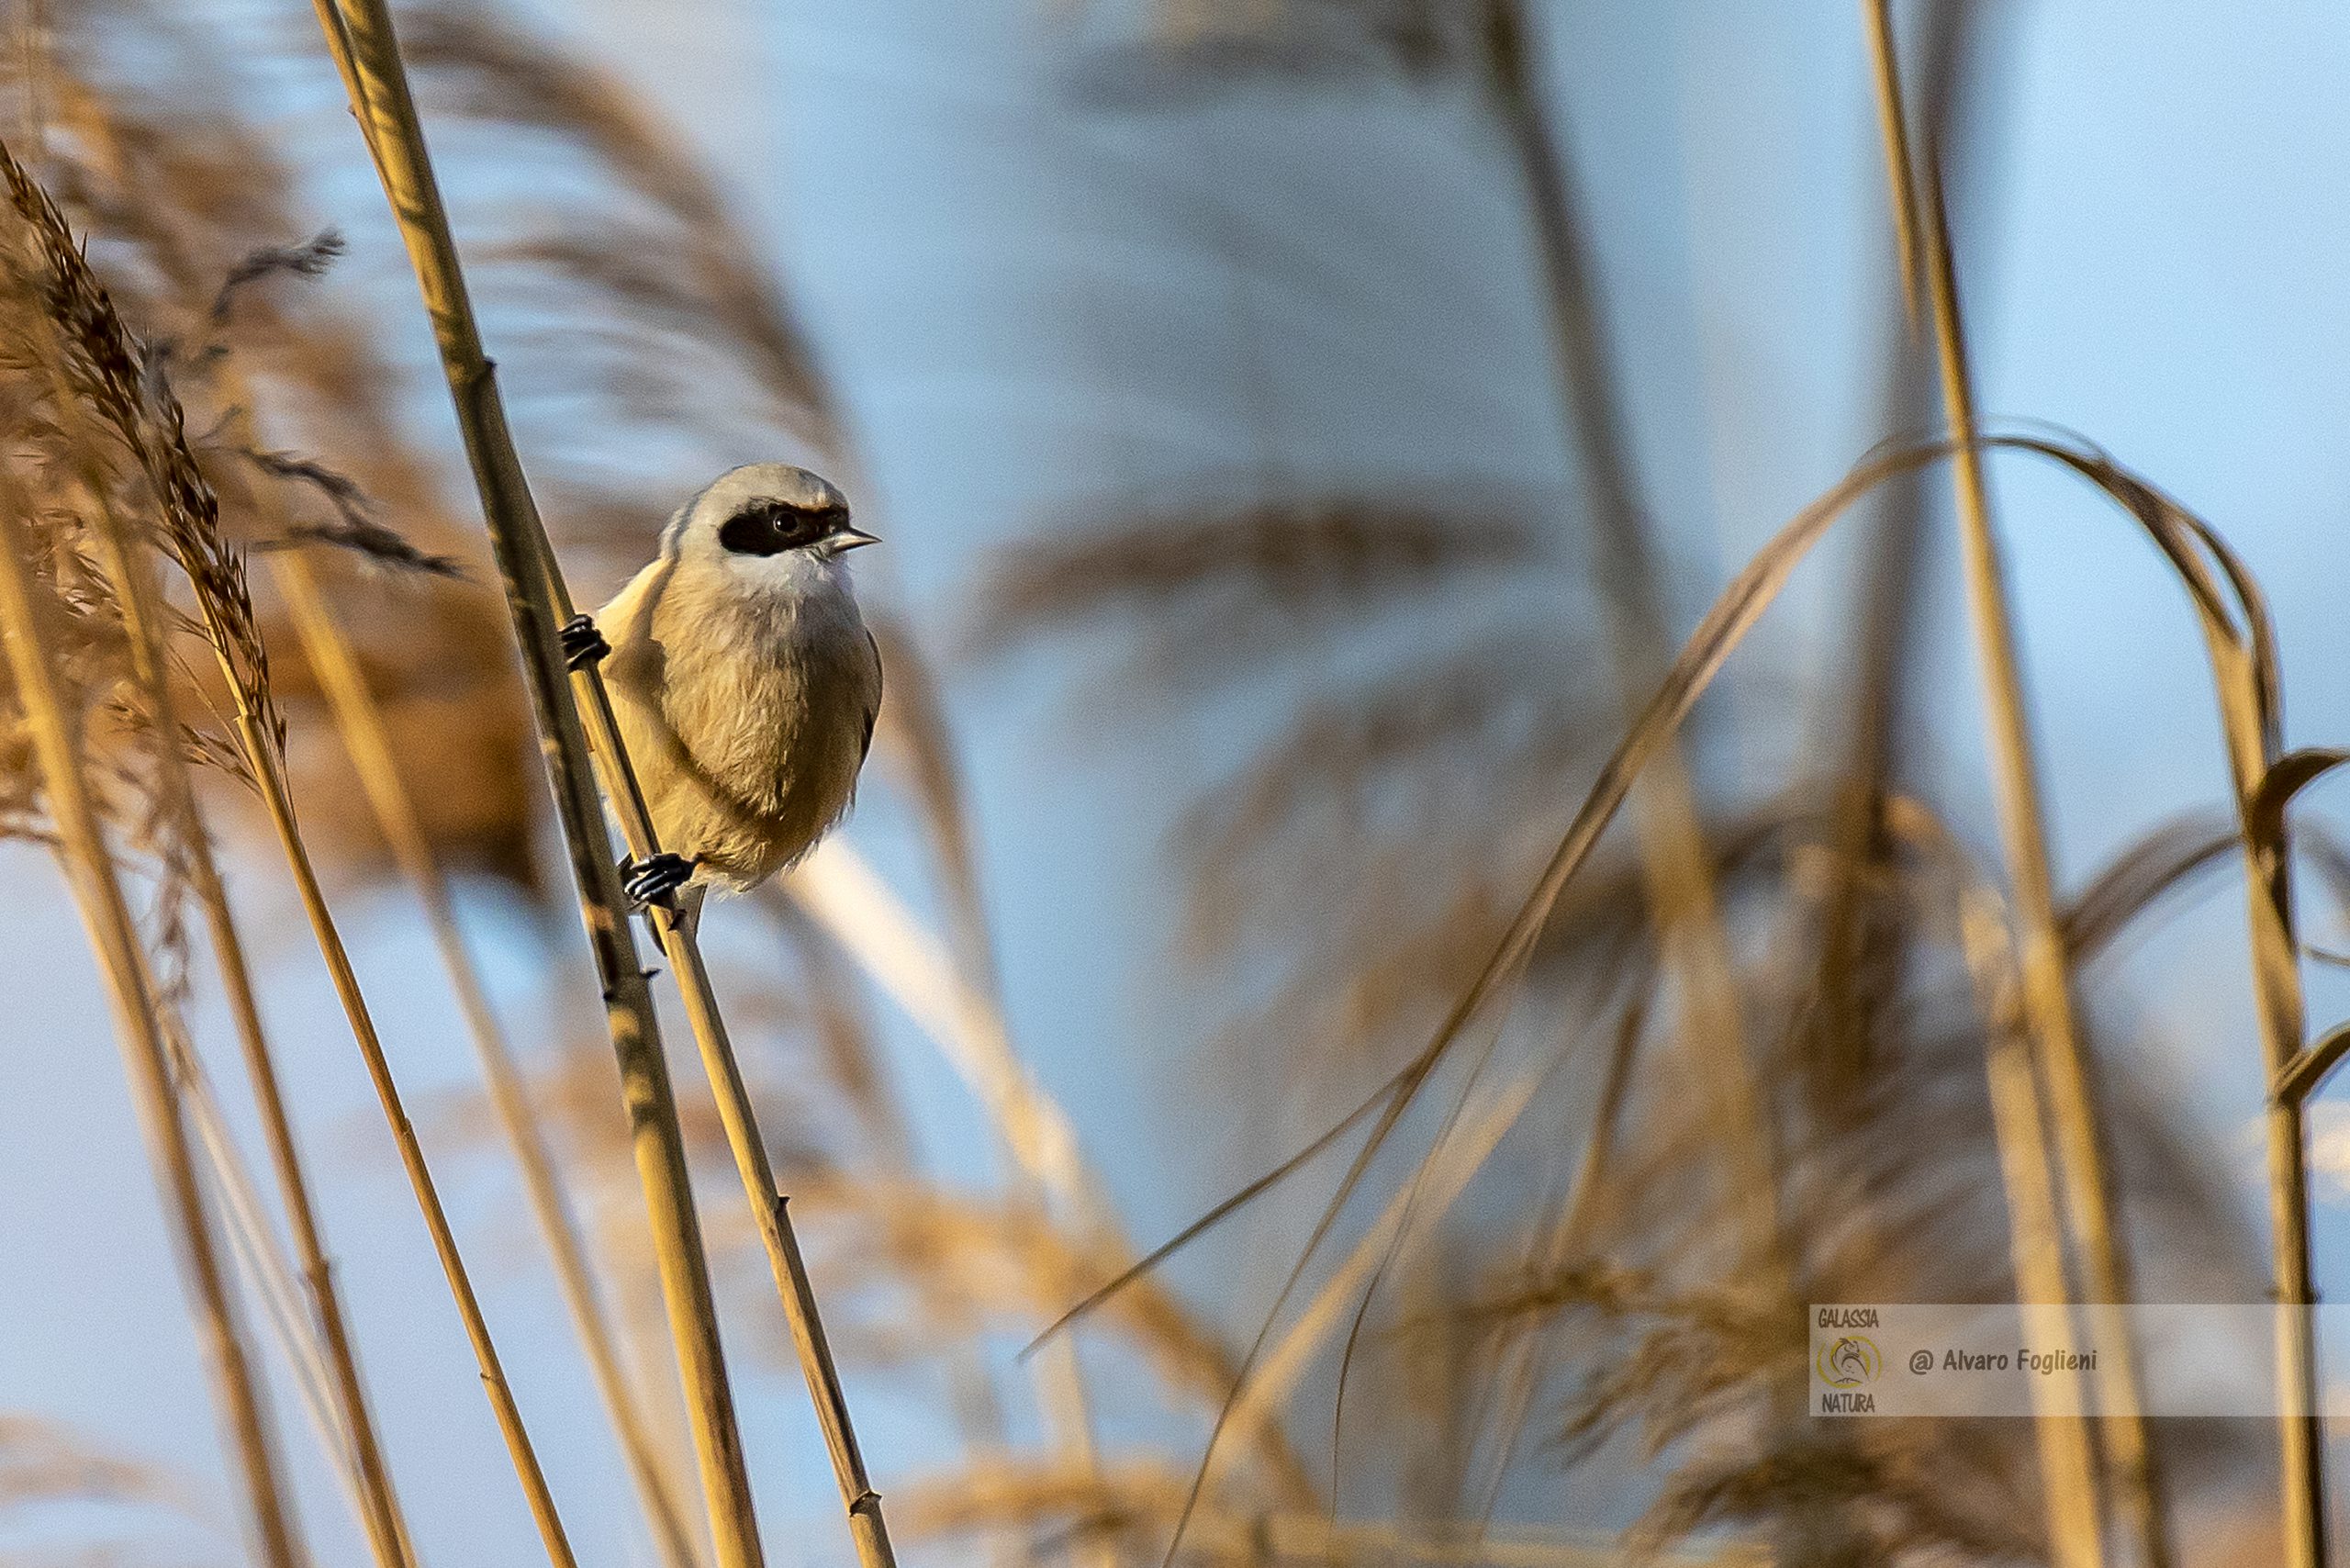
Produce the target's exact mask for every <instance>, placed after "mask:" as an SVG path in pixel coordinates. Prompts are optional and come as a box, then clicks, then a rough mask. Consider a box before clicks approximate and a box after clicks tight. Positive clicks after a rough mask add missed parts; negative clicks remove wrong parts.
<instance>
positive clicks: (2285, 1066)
mask: <svg viewBox="0 0 2350 1568" xmlns="http://www.w3.org/2000/svg"><path fill="white" fill-rule="evenodd" d="M2246 609H2247V613H2248V617H2249V618H2257V617H2259V616H2261V615H2263V614H2265V610H2263V609H2262V608H2261V607H2260V606H2259V605H2258V604H2257V603H2256V602H2255V603H2251V604H2248V605H2247V607H2246ZM2209 641H2210V651H2211V655H2212V661H2213V666H2214V668H2215V670H2216V671H2217V672H2218V673H2219V674H2220V676H2221V680H2222V682H2223V686H2222V690H2221V703H2222V715H2221V716H2222V721H2223V722H2222V726H2221V727H2222V728H2223V730H2224V731H2225V732H2226V734H2227V738H2228V762H2229V770H2230V772H2231V773H2232V775H2233V780H2234V785H2235V794H2236V806H2237V821H2238V824H2239V827H2240V829H2241V834H2240V836H2241V838H2242V840H2243V843H2244V894H2245V900H2246V902H2247V904H2248V905H2249V912H2248V913H2249V921H2250V927H2251V938H2252V956H2253V984H2254V991H2255V997H2256V998H2257V1002H2258V1010H2259V1022H2260V1041H2261V1051H2262V1056H2263V1058H2264V1060H2265V1063H2266V1067H2267V1070H2268V1081H2269V1084H2270V1090H2269V1094H2268V1101H2267V1103H2266V1106H2265V1107H2264V1108H2263V1110H2262V1114H2261V1124H2262V1130H2263V1132H2264V1134H2265V1135H2266V1150H2267V1164H2268V1240H2269V1268H2270V1271H2271V1273H2272V1275H2273V1279H2274V1293H2275V1296H2276V1302H2277V1394H2278V1397H2279V1398H2280V1399H2281V1400H2283V1402H2284V1403H2283V1405H2282V1406H2281V1408H2280V1410H2279V1412H2278V1417H2279V1420H2280V1422H2281V1425H2280V1427H2279V1428H2278V1432H2277V1439H2278V1457H2279V1462H2280V1464H2281V1466H2282V1469H2283V1477H2284V1486H2283V1489H2282V1490H2283V1497H2282V1502H2283V1506H2284V1513H2285V1519H2284V1529H2285V1539H2286V1541H2287V1543H2288V1550H2289V1551H2290V1552H2291V1556H2290V1558H2289V1562H2291V1564H2292V1568H2322V1565H2323V1563H2324V1562H2326V1561H2327V1559H2328V1558H2329V1556H2330V1555H2331V1552H2330V1551H2329V1550H2328V1545H2327V1540H2326V1506H2325V1416H2324V1400H2323V1389H2324V1378H2323V1374H2322V1370H2321V1369H2320V1367H2319V1365H2318V1348H2317V1325H2316V1322H2315V1317H2314V1308H2315V1306H2316V1305H2317V1286H2316V1282H2315V1280H2314V1278H2313V1274H2312V1270H2311V1253H2310V1196H2309V1170H2308V1149H2307V1147H2306V1142H2305V1140H2306V1137H2307V1133H2308V1129H2307V1126H2306V1124H2305V1121H2304V1117H2303V1106H2304V1105H2305V1103H2306V1100H2305V1098H2304V1095H2303V1094H2302V1093H2298V1092H2296V1093H2288V1092H2285V1091H2284V1090H2283V1089H2282V1088H2281V1087H2280V1086H2281V1085H2282V1083H2283V1082H2284V1080H2285V1078H2286V1076H2287V1075H2288V1070H2290V1069H2291V1068H2292V1067H2293V1066H2294V1065H2295V1064H2296V1063H2298V1062H2300V1061H2302V1060H2303V1059H2304V1053H2303V1047H2302V1040H2303V1036H2304V1035H2305V1034H2306V1032H2307V1029H2308V1018H2307V1015H2306V1007H2305V1003H2304V1000H2303V997H2302V993H2301V980H2300V942H2299V940H2298V939H2297V938H2296V937H2295V935H2294V932H2293V890H2292V859H2293V857H2292V848H2291V838H2290V834H2289V828H2288V820H2287V818H2286V816H2285V813H2284V808H2283V806H2282V805H2281V804H2280V805H2279V806H2278V807H2277V819H2276V821H2275V822H2274V823H2273V824H2272V823H2264V822H2262V821H2260V820H2258V817H2259V813H2260V811H2261V807H2260V806H2259V805H2258V804H2257V802H2258V801H2259V800H2260V797H2261V796H2262V795H2263V793H2264V789H2263V787H2264V785H2265V784H2266V782H2267V780H2268V778H2269V772H2270V769H2271V767H2273V766H2274V765H2275V763H2276V761H2277V752H2278V751H2279V749H2280V735H2279V733H2278V732H2279V730H2280V728H2281V724H2280V722H2279V716H2278V713H2277V706H2276V703H2275V701H2274V700H2273V692H2264V691H2263V690H2262V683H2263V674H2262V672H2261V670H2260V668H2259V664H2260V661H2261V660H2262V658H2263V657H2264V655H2263V653H2262V651H2261V648H2260V643H2261V641H2262V639H2261V638H2260V636H2259V633H2257V631H2255V633H2254V636H2253V642H2254V644H2255V645H2254V647H2253V649H2252V650H2251V651H2249V652H2245V651H2242V650H2231V649H2229V648H2227V647H2226V646H2225V645H2224V644H2222V643H2221V641H2220V640H2219V639H2216V638H2212V639H2210V640H2209ZM2231 673H2235V674H2236V675H2237V676H2238V678H2239V681H2240V683H2241V684H2240V685H2238V687H2237V689H2239V690H2242V691H2244V692H2245V693H2246V694H2247V695H2246V698H2245V700H2242V701H2240V702H2231V700H2230V697H2229V691H2228V689H2227V687H2226V685H2225V684H2224V683H2225V682H2226V681H2227V678H2228V676H2229V675H2230V674H2231Z"/></svg>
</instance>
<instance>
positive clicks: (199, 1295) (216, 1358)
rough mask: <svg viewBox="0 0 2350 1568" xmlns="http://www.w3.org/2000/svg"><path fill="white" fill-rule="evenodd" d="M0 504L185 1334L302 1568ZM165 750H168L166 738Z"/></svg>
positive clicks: (86, 791) (40, 631)
mask: <svg viewBox="0 0 2350 1568" xmlns="http://www.w3.org/2000/svg"><path fill="white" fill-rule="evenodd" d="M0 507H4V508H5V510H6V511H7V512H8V513H9V514H10V517H9V520H8V522H7V525H6V527H5V528H0V534H5V535H6V538H5V541H0V641H5V642H6V645H7V657H8V665H9V667H10V669H11V671H12V672H13V674H14V676H15V678H16V685H17V697H18V700H19V701H20V702H21V703H22V704H23V707H24V710H25V716H26V719H27V721H28V725H29V727H30V729H31V731H32V740H33V746H34V751H35V755H36V756H37V757H38V759H39V766H40V770H41V776H42V780H43V784H44V786H45V789H46V790H47V793H48V797H49V803H50V814H51V816H52V818H53V819H54V821H55V823H56V827H57V834H58V838H59V840H60V846H61V848H62V856H63V858H64V860H65V862H66V867H67V871H68V879H69V880H70V881H71V882H72V884H73V893H74V900H75V902H76V903H77V904H78V905H79V907H80V909H81V911H82V920H83V924H84V926H85V927H87V929H88V931H89V935H90V942H91V946H93V947H94V948H95V949H96V952H97V956H98V959H99V967H100V969H102V970H103V971H104V972H105V976H106V994H107V998H108V1000H109V1001H110V1002H112V1004H113V1007H114V1014H115V1027H116V1031H117V1037H118V1038H119V1040H120V1042H121V1045H122V1052H123V1059H124V1063H125V1065H126V1066H127V1067H128V1068H129V1072H130V1082H131V1089H132V1092H133V1096H134V1098H135V1100H136V1102H137V1103H138V1106H139V1119H140V1126H141V1127H142V1129H143V1130H144V1131H145V1133H146V1137H147V1145H148V1150H149V1153H150V1156H151V1158H152V1159H153V1160H154V1162H155V1167H156V1175H157V1178H158V1181H159V1182H160V1184H161V1185H162V1189H163V1197H164V1200H165V1205H166V1207H167V1209H168V1210H169V1212H170V1215H171V1219H172V1224H173V1235H174V1237H175V1238H176V1240H177V1241H178V1243H179V1254H180V1261H181V1264H182V1266H183V1268H184V1269H185V1273H186V1279H187V1282H188V1285H189V1288H190V1291H191V1293H192V1294H193V1296H194V1298H195V1299H194V1301H193V1302H192V1303H191V1305H192V1307H193V1309H194V1314H195V1317H196V1334H197V1338H199V1339H201V1340H202V1342H203V1345H204V1350H205V1361H206V1365H207V1368H208V1369H209V1371H210V1372H211V1375H212V1383H213V1394H214V1397H215V1398H217V1399H218V1401H219V1403H220V1408H221V1413H222V1415H223V1417H225V1418H226V1420H227V1421H228V1424H229V1432H230V1436H231V1439H232V1445H233V1447H234V1450H235V1452H236V1456H237V1462H238V1466H239V1469H240V1472H241V1476H242V1479H243V1482H244V1487H245V1505H246V1511H247V1515H248V1520H249V1523H250V1525H251V1527H252V1530H253V1533H254V1535H255V1536H256V1537H258V1538H259V1543H260V1547H261V1553H262V1561H263V1562H264V1563H265V1564H267V1568H307V1564H308V1553H307V1552H306V1551H304V1550H303V1548H302V1546H301V1544H300V1542H299V1540H297V1537H296V1534H295V1529H294V1524H293V1518H292V1513H291V1510H290V1508H289V1507H288V1506H287V1504H286V1501H285V1487H284V1484H283V1482H282V1480H281V1478H280V1476H279V1472H278V1459H277V1455H276V1452H275V1442H274V1438H273V1436H272V1434H271V1431H270V1428H269V1418H268V1416H267V1413H266V1406H265V1404H264V1402H263V1397H262V1394H261V1389H260V1386H259V1380H258V1377H257V1375H256V1373H255V1372H254V1369H253V1366H252V1361H251V1358H250V1356H249V1354H248V1352H247V1350H246V1347H245V1338H244V1333H243V1329H242V1327H241V1324H240V1322H239V1315H238V1311H237V1306H236V1302H235V1300H234V1298H233V1297H232V1295H231V1294H230V1293H229V1285H228V1280H227V1276H226V1274H225V1272H224V1271H223V1270H222V1269H221V1267H220V1257H219V1250H218V1243H217V1242H216V1241H215V1239H214V1237H213V1233H212V1227H211V1221H210V1218H209V1216H208V1215H207V1214H206V1212H205V1206H204V1197H203V1191H202V1188H201V1187H200V1185H199V1184H198V1182H197V1180H196V1165H195V1161H194V1159H193V1157H192V1155H191V1153H190V1150H189V1147H188V1140H187V1127H186V1125H185V1122H183V1121H182V1119H181V1115H180V1105H179V1101H178V1098H177V1096H176V1095H175V1094H174V1093H173V1088H172V1078H171V1069H170V1066H169V1064H168V1062H167V1060H166V1058H165V1054H164V1047H163V1038H162V1025H161V1024H160V1022H159V1019H158V1014H157V1009H156V1005H155V1002H154V998H153V996H152V994H151V992H152V988H153V977H152V976H151V975H150V974H149V972H148V969H147V963H146V959H145V957H144V954H143V953H142V951H141V949H140V944H139V936H138V933H137V930H136V928H135V927H134V926H133V924H132V923H131V917H130V908H129V903H128V902H126V900H125V899H124V897H123V891H122V884H121V881H120V880H119V879H118V876H117V871H116V868H115V864H114V860H113V857H112V856H111V855H110V854H109V853H108V851H107V848H106V839H105V836H104V833H103V830H102V828H101V827H100V825H99V819H98V812H97V808H96V804H95V801H94V799H93V797H92V794H91V790H90V785H89V776H88V775H87V774H86V773H85V772H84V762H83V757H82V746H81V741H80V739H79V734H78V726H77V725H76V724H75V723H74V722H73V719H72V718H71V717H70V716H69V715H68V713H67V711H66V707H65V702H64V699H63V695H62V692H61V690H60V689H59V685H58V681H57V678H56V675H55V672H54V670H53V668H52V666H51V664H50V647H49V643H48V638H47V635H46V633H45V628H44V627H43V625H42V622H41V614H42V607H41V606H40V604H39V601H38V599H36V596H35V588H34V583H33V573H32V567H31V564H30V563H29V562H28V560H27V559H26V554H25V551H26V548H27V545H28V543H30V540H29V532H30V531H29V525H28V521H27V520H28V518H29V517H30V515H31V514H30V512H29V510H28V508H27V505H26V502H25V498H24V497H23V496H22V495H21V494H20V493H18V492H17V488H16V487H15V485H14V484H13V483H8V484H6V485H5V487H0ZM164 744H165V745H170V744H173V743H172V740H171V738H170V737H166V739H165V741H164Z"/></svg>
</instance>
